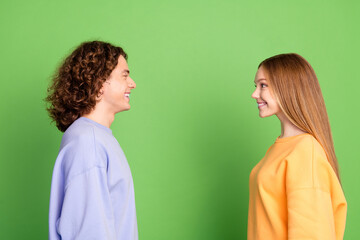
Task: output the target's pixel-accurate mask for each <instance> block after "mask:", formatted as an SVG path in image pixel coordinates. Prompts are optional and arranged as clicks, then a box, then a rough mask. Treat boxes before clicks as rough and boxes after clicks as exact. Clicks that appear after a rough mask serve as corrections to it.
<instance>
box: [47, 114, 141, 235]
mask: <svg viewBox="0 0 360 240" xmlns="http://www.w3.org/2000/svg"><path fill="white" fill-rule="evenodd" d="M49 239H50V240H55V239H56V240H57V239H61V240H70V239H76V240H82V239H83V240H90V239H96V240H137V239H138V230H137V221H136V211H135V196H134V185H133V180H132V176H131V172H130V168H129V165H128V162H127V160H126V158H125V155H124V153H123V151H122V149H121V147H120V145H119V143H118V142H117V140H116V139H115V138H114V136H113V135H112V132H111V130H110V129H109V128H107V127H105V126H103V125H101V124H99V123H96V122H94V121H92V120H90V119H88V118H84V117H81V118H79V119H77V120H76V121H75V122H74V123H73V124H72V125H71V126H70V127H69V128H68V129H67V130H66V131H65V133H64V135H63V138H62V141H61V146H60V151H59V155H58V157H57V159H56V162H55V166H54V171H53V176H52V183H51V194H50V210H49Z"/></svg>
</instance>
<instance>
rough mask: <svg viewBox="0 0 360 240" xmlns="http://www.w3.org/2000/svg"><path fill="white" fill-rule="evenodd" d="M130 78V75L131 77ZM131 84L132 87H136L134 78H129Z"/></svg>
mask: <svg viewBox="0 0 360 240" xmlns="http://www.w3.org/2000/svg"><path fill="white" fill-rule="evenodd" d="M129 78H130V77H129ZM129 86H130V87H131V88H136V83H135V82H134V80H132V78H130V79H129Z"/></svg>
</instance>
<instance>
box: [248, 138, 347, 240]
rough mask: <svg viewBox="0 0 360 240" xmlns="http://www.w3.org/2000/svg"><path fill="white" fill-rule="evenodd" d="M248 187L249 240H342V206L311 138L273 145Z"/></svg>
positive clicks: (339, 192)
mask: <svg viewBox="0 0 360 240" xmlns="http://www.w3.org/2000/svg"><path fill="white" fill-rule="evenodd" d="M249 185H250V186H249V187H250V188H249V190H250V196H249V197H250V200H249V216H248V240H282V239H294V240H295V239H296V240H300V239H302V240H305V239H312V240H315V239H321V240H333V239H334V240H335V239H336V240H339V239H343V235H344V230H345V221H346V210H347V203H346V200H345V197H344V194H343V191H342V188H341V185H340V183H339V181H338V179H337V177H336V174H335V172H334V170H333V169H332V167H331V165H330V164H329V162H328V160H327V157H326V154H325V152H324V150H323V148H322V147H321V145H320V144H319V143H318V141H317V140H316V139H315V138H314V137H313V136H311V135H310V134H301V135H297V136H293V137H287V138H278V139H276V141H275V143H274V144H273V145H272V146H271V147H270V148H269V149H268V151H267V152H266V154H265V157H264V158H263V159H262V160H261V161H260V162H259V163H258V164H257V165H256V166H255V167H254V169H253V170H252V171H251V174H250V184H249Z"/></svg>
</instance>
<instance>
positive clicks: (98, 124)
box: [79, 117, 112, 134]
mask: <svg viewBox="0 0 360 240" xmlns="http://www.w3.org/2000/svg"><path fill="white" fill-rule="evenodd" d="M79 119H81V120H84V121H86V122H88V123H90V124H92V125H95V126H96V127H98V128H101V129H103V130H105V131H106V132H108V133H110V134H112V130H111V129H110V128H108V127H106V126H104V125H102V124H100V123H98V122H95V121H94V120H91V119H90V118H87V117H80V118H79Z"/></svg>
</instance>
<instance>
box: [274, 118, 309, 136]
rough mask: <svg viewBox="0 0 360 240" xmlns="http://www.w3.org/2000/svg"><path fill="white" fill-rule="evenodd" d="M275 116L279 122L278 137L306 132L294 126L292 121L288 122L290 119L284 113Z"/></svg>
mask: <svg viewBox="0 0 360 240" xmlns="http://www.w3.org/2000/svg"><path fill="white" fill-rule="evenodd" d="M276 116H277V117H278V118H279V120H280V122H281V135H280V137H279V138H285V137H292V136H296V135H300V134H303V133H306V132H304V131H303V130H301V129H300V128H298V127H297V126H295V125H294V124H293V123H292V122H290V120H289V119H288V118H287V117H286V116H285V114H284V113H279V114H277V115H276Z"/></svg>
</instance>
